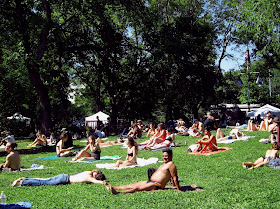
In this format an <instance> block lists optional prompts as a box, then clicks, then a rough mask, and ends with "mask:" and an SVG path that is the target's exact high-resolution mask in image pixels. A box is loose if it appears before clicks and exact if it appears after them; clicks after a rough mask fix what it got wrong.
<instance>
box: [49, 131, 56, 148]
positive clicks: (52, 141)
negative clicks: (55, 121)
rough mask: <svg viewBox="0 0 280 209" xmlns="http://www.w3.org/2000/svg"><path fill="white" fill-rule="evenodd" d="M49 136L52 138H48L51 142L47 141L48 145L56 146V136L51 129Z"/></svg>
mask: <svg viewBox="0 0 280 209" xmlns="http://www.w3.org/2000/svg"><path fill="white" fill-rule="evenodd" d="M49 134H50V136H49V138H48V139H49V140H47V141H48V143H49V144H55V143H56V139H55V135H54V132H53V131H52V130H51V129H50V130H49Z"/></svg>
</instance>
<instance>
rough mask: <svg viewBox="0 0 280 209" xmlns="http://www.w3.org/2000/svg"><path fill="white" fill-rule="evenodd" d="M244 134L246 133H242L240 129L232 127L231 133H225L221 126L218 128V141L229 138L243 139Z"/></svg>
mask: <svg viewBox="0 0 280 209" xmlns="http://www.w3.org/2000/svg"><path fill="white" fill-rule="evenodd" d="M243 136H244V134H243V133H241V132H240V131H239V130H238V129H232V130H231V132H230V134H229V135H225V134H224V132H223V131H222V130H221V129H220V128H218V129H217V134H216V138H217V141H218V142H220V141H226V140H229V139H241V138H242V137H243Z"/></svg>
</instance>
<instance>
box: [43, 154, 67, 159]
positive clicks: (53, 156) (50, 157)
mask: <svg viewBox="0 0 280 209" xmlns="http://www.w3.org/2000/svg"><path fill="white" fill-rule="evenodd" d="M60 158H65V157H57V155H52V156H47V157H38V159H40V160H54V159H60Z"/></svg>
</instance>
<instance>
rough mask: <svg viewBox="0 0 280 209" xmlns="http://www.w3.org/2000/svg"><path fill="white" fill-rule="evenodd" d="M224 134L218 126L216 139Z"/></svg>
mask: <svg viewBox="0 0 280 209" xmlns="http://www.w3.org/2000/svg"><path fill="white" fill-rule="evenodd" d="M224 136H225V134H224V132H223V131H222V130H221V129H220V128H218V129H217V133H216V139H219V138H223V137H224Z"/></svg>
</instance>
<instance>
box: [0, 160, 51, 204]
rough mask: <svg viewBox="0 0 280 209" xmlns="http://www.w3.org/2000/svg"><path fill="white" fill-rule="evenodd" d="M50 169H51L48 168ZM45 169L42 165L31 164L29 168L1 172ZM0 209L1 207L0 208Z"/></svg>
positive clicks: (5, 169) (6, 169)
mask: <svg viewBox="0 0 280 209" xmlns="http://www.w3.org/2000/svg"><path fill="white" fill-rule="evenodd" d="M50 168H52V167H50ZM42 169H46V167H45V166H44V165H37V164H32V165H31V167H30V168H24V167H23V168H20V170H16V171H12V170H11V168H3V170H2V172H22V171H34V170H42ZM0 208H1V207H0Z"/></svg>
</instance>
